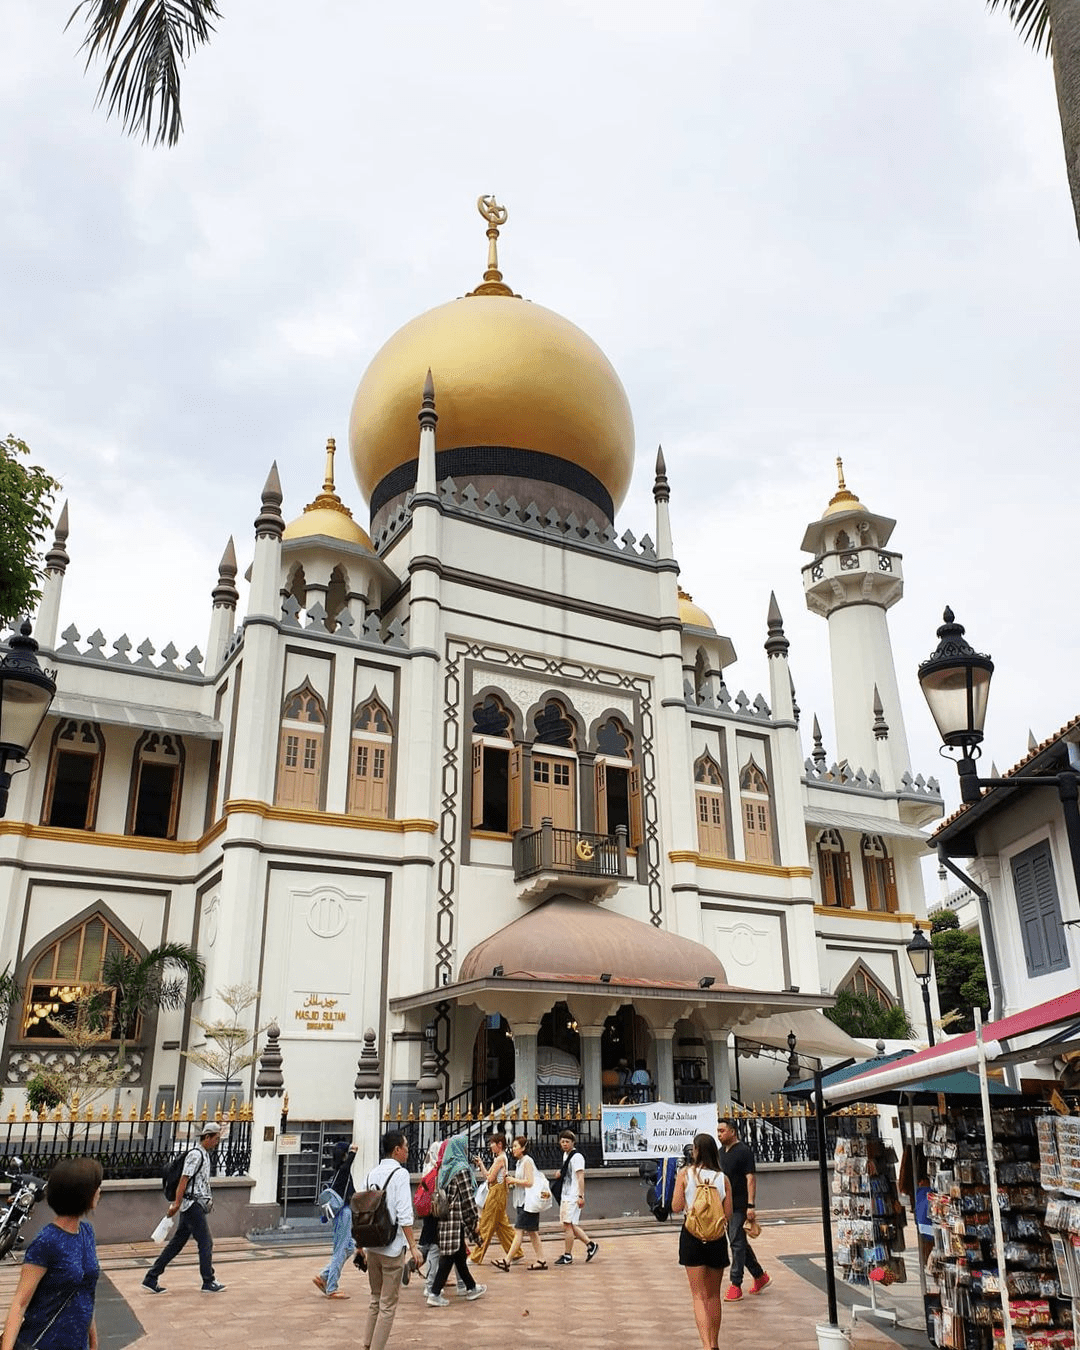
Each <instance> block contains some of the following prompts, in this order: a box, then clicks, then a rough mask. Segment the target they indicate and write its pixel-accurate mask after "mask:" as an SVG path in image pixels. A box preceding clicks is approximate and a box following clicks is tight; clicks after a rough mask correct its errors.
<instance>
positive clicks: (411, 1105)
mask: <svg viewBox="0 0 1080 1350" xmlns="http://www.w3.org/2000/svg"><path fill="white" fill-rule="evenodd" d="M406 1119H407V1120H415V1119H416V1117H415V1116H414V1115H413V1104H412V1102H410V1103H409V1114H408V1116H407V1117H406Z"/></svg>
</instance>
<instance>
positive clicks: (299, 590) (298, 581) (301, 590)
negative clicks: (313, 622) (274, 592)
mask: <svg viewBox="0 0 1080 1350" xmlns="http://www.w3.org/2000/svg"><path fill="white" fill-rule="evenodd" d="M285 593H286V595H291V596H292V598H293V599H294V600H295V601H296V603H297V604H298V605H299V606H300V608H301V609H306V608H307V577H306V576H304V569H303V567H302V566H301V565H300V563H297V564H296V566H295V567H294V568H293V570H292V571H291V572H290V573H289V579H288V581H286V583H285Z"/></svg>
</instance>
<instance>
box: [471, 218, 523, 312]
mask: <svg viewBox="0 0 1080 1350" xmlns="http://www.w3.org/2000/svg"><path fill="white" fill-rule="evenodd" d="M476 209H477V210H478V211H479V212H480V214H481V215H482V216H483V217H484V219H485V220H486V221H487V223H488V228H487V237H488V260H487V271H486V272H485V273H484V280H483V281H482V282H481V284H480V285H479V286H477V288H476V290H475V291H469V292H468V294H469V295H509V296H513V298H514V299H517V300H520V299H521V296H520V295H518V296H515V295H514V292H513V291H512V290H511V289H510V287H509V286H508V285H507V284H506V282H505V281H503V279H502V273H501V272H500V271H499V247H498V244H499V226H500V225H505V224H506V219H507V216H508V215H509V214H510V213H509V212H508V211H507V209H506V207H505V206H500V205H499V203H498V202H497V201H496V200H495V196H494V193H490V192H489V193H488V195H487V196H486V197H478V198H477V200H476Z"/></svg>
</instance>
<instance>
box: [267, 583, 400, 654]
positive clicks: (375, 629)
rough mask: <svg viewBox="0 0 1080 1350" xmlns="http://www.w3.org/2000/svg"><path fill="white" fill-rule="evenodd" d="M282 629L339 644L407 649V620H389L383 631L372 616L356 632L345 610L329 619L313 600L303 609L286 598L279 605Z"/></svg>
mask: <svg viewBox="0 0 1080 1350" xmlns="http://www.w3.org/2000/svg"><path fill="white" fill-rule="evenodd" d="M301 615H303V621H301ZM331 625H333V626H332V627H331ZM281 626H282V628H295V629H298V630H301V631H303V632H305V633H325V634H327V635H328V636H333V637H335V638H337V639H338V640H339V641H342V642H359V643H363V644H364V645H366V646H374V647H402V648H405V647H408V645H409V644H408V642H407V641H406V640H405V630H406V628H407V627H408V619H405V620H402V619H391V620H390V622H389V623H388V624H387V625H386V627H385V629H384V628H383V623H382V620H381V619H380V618H379V616H378V615H377V614H375V613H371V614H368V616H367V617H366V618H365V619H364V622H363V623H362V624H361V625H360V628H359V630H358V629H357V627H356V619H355V618H354V617H353V613H352V611H351V610H350V609H349V608H348V607H347V606H346V608H344V609H340V610H338V612H337V613H336V614H334V615H333V616H332V617H330V616H328V615H327V612H326V609H325V608H324V606H323V604H322V602H321V601H319V600H316V601H315V603H314V604H312V605H308V607H307V608H306V609H303V608H302V607H301V605H300V602H299V601H298V600H297V598H296V596H294V595H286V596H285V599H284V600H283V601H282V603H281Z"/></svg>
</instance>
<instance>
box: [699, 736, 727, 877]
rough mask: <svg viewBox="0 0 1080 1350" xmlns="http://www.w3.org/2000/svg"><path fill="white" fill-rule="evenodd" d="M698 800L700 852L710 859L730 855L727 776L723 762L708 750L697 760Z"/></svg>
mask: <svg viewBox="0 0 1080 1350" xmlns="http://www.w3.org/2000/svg"><path fill="white" fill-rule="evenodd" d="M694 801H695V805H696V808H697V833H698V852H699V853H701V854H702V855H703V856H704V857H706V858H727V857H728V856H729V854H728V847H727V818H726V813H725V810H724V778H723V775H722V774H721V772H720V765H719V764H717V762H716V760H715V759H713V757H712V755H710V754H709V753H708V751H706V752H705V754H703V755H701V756H700V757H699V758H698V759H697V760H695V761H694Z"/></svg>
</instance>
